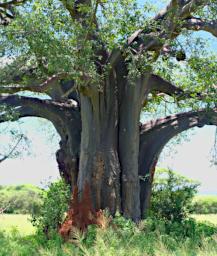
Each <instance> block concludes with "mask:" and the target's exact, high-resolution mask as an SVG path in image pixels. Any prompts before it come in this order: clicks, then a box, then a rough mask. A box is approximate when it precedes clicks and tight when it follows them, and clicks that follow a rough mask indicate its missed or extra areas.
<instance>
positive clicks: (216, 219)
mask: <svg viewBox="0 0 217 256" xmlns="http://www.w3.org/2000/svg"><path fill="white" fill-rule="evenodd" d="M192 217H194V218H195V219H196V220H197V221H200V222H206V221H208V222H210V223H213V224H215V225H217V214H194V215H192Z"/></svg>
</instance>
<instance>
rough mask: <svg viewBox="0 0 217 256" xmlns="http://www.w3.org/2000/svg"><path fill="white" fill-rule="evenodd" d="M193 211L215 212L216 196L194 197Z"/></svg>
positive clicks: (216, 209) (216, 211)
mask: <svg viewBox="0 0 217 256" xmlns="http://www.w3.org/2000/svg"><path fill="white" fill-rule="evenodd" d="M193 211H194V213H196V214H217V196H203V197H202V196H201V197H196V198H195V199H194V201H193Z"/></svg>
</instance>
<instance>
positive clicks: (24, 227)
mask: <svg viewBox="0 0 217 256" xmlns="http://www.w3.org/2000/svg"><path fill="white" fill-rule="evenodd" d="M29 220H30V216H29V215H25V214H1V215H0V231H5V232H6V233H7V234H8V235H9V234H10V232H11V231H13V230H17V231H18V232H19V233H20V234H21V235H22V236H25V235H30V234H33V233H34V231H35V228H34V227H33V226H32V224H31V222H30V221H29ZM0 255H1V254H0Z"/></svg>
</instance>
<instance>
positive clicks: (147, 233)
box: [0, 214, 217, 256]
mask: <svg viewBox="0 0 217 256" xmlns="http://www.w3.org/2000/svg"><path fill="white" fill-rule="evenodd" d="M194 217H195V218H196V219H197V220H198V221H202V222H203V221H209V222H212V223H215V224H217V222H216V221H217V215H194ZM28 218H29V216H28V215H9V214H8V215H7V214H5V215H0V256H29V255H31V256H69V255H70V256H71V255H72V256H73V255H74V256H80V255H81V256H101V255H103V256H116V255H120V256H128V255H132V256H217V230H216V233H215V234H209V233H207V234H206V235H205V236H203V235H202V236H201V238H200V237H198V236H196V237H194V236H193V237H192V236H191V237H184V236H183V234H182V232H179V233H180V237H177V236H176V235H175V233H174V234H173V233H171V234H170V235H168V234H166V233H165V232H164V228H163V226H161V225H160V224H161V223H159V224H156V226H157V230H153V229H152V228H151V226H150V223H149V222H146V221H143V222H141V223H140V224H139V225H138V226H135V225H134V224H130V222H126V221H122V220H121V221H119V222H118V223H117V224H115V225H118V226H117V227H118V228H115V229H114V228H112V227H110V228H107V229H106V230H101V229H96V228H94V227H90V230H89V233H88V236H87V237H86V238H85V237H84V236H83V235H81V234H80V233H78V232H77V233H75V234H74V237H75V240H74V242H75V243H74V244H72V243H65V244H62V242H61V241H60V239H59V238H58V237H54V238H53V239H51V240H48V241H47V240H46V239H45V238H44V237H43V236H40V235H36V234H34V228H33V227H32V226H31V223H30V222H29V221H28ZM119 225H120V226H119ZM210 226H211V224H210ZM13 227H16V230H15V229H14V228H13ZM207 227H209V224H207V226H203V227H202V226H200V228H199V229H200V230H201V228H203V229H204V228H205V229H204V230H207ZM3 230H6V232H3ZM183 231H184V230H183Z"/></svg>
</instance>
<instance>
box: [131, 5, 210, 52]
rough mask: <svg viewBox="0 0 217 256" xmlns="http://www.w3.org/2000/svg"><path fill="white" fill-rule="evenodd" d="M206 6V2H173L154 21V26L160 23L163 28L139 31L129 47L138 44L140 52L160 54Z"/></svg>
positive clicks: (132, 38)
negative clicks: (189, 20) (165, 45)
mask: <svg viewBox="0 0 217 256" xmlns="http://www.w3.org/2000/svg"><path fill="white" fill-rule="evenodd" d="M205 5H207V3H206V1H204V0H192V1H178V0H177V1H175V0H171V2H170V3H169V4H168V6H167V7H166V9H165V10H163V11H161V12H160V13H159V14H157V15H156V16H155V18H154V19H153V21H154V24H155V23H156V24H158V23H159V25H160V26H161V27H160V28H156V27H154V28H153V29H148V30H147V29H146V30H142V29H140V30H137V31H136V32H134V33H133V34H132V36H131V37H129V39H128V45H132V43H133V42H137V43H138V45H137V47H136V49H137V51H138V52H141V51H155V52H156V53H158V54H159V52H160V50H161V49H162V47H163V45H164V43H165V42H166V40H168V39H174V38H176V37H177V36H178V35H179V34H180V33H181V31H182V27H183V24H184V22H185V20H186V19H187V18H191V16H192V13H193V12H194V11H195V10H197V9H198V8H201V7H203V6H205Z"/></svg>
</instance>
